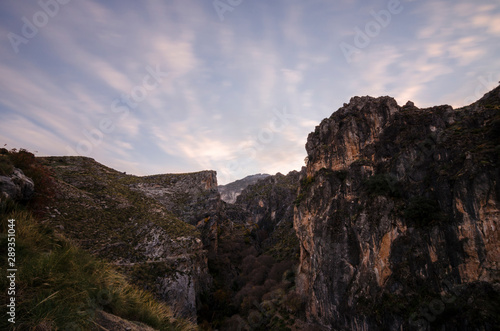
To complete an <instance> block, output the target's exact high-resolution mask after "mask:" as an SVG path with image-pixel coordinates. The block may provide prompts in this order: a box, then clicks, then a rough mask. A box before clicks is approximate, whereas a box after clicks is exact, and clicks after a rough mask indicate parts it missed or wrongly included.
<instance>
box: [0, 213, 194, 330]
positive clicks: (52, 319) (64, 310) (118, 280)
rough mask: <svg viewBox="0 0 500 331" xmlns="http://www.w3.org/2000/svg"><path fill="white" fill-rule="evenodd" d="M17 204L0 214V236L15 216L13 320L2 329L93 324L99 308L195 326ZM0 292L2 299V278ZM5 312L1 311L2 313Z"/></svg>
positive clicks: (159, 324)
mask: <svg viewBox="0 0 500 331" xmlns="http://www.w3.org/2000/svg"><path fill="white" fill-rule="evenodd" d="M19 209H20V208H15V210H13V211H11V212H9V213H5V212H4V213H2V217H1V221H2V224H1V225H2V234H5V233H6V230H7V220H8V219H10V218H13V219H15V220H16V262H17V268H18V271H17V277H18V278H17V279H16V287H17V291H16V292H17V293H16V302H17V308H16V324H15V327H14V325H4V324H5V323H6V319H5V318H2V320H1V322H0V323H2V324H1V325H0V327H1V328H2V329H5V327H9V328H10V329H17V330H24V329H40V330H49V329H57V328H62V329H67V328H70V329H75V328H76V329H77V328H78V327H80V328H83V329H94V328H97V324H96V321H95V316H96V312H98V311H99V310H104V311H107V312H110V313H112V314H115V315H117V316H120V317H123V318H125V319H130V320H134V321H140V322H143V323H146V324H148V325H150V326H152V327H154V328H157V329H168V330H170V329H177V330H190V329H191V330H192V329H195V326H194V325H192V324H190V323H188V322H186V321H183V320H178V319H175V318H174V317H173V314H172V313H171V311H170V308H169V307H167V306H166V305H164V304H162V303H159V302H157V301H155V300H154V299H153V297H152V296H151V295H150V294H149V293H147V292H145V291H142V290H140V289H138V288H136V287H134V286H132V285H130V284H129V283H128V282H127V281H126V280H125V278H124V277H123V276H122V275H121V274H119V273H118V272H116V271H115V270H114V269H113V268H112V267H111V266H110V265H108V264H107V263H105V262H103V261H101V260H98V259H96V258H95V257H94V256H92V255H90V254H89V253H87V252H85V251H83V250H82V249H80V248H78V247H76V246H75V245H74V244H72V243H71V242H70V241H69V240H68V239H66V238H64V237H62V236H61V235H59V234H56V233H54V231H53V230H52V229H51V228H50V227H48V226H46V225H42V224H40V221H39V220H38V219H36V218H35V217H33V215H32V214H31V213H30V212H29V211H22V210H21V211H20V210H19ZM6 242H7V238H6V237H5V236H2V238H1V240H0V247H2V254H1V256H0V259H1V260H2V265H6V264H7V261H6V260H7V254H6V252H5V247H7V243H6ZM0 284H1V288H2V292H1V294H0V297H1V300H2V302H7V299H8V298H7V291H6V290H4V289H6V288H7V286H8V284H7V278H6V277H1V278H0ZM4 316H5V315H4Z"/></svg>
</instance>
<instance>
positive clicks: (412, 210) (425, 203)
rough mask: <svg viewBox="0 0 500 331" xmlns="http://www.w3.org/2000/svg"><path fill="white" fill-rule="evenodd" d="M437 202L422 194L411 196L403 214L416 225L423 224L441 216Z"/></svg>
mask: <svg viewBox="0 0 500 331" xmlns="http://www.w3.org/2000/svg"><path fill="white" fill-rule="evenodd" d="M440 211H441V209H440V208H439V203H438V202H437V201H436V200H434V199H429V198H427V197H424V196H418V197H413V198H412V199H411V200H410V203H409V204H408V207H407V208H406V210H405V213H404V216H405V218H406V219H407V220H409V221H412V222H413V223H414V224H415V225H417V226H425V225H428V224H430V223H431V222H433V221H437V220H439V219H440V218H441V213H440Z"/></svg>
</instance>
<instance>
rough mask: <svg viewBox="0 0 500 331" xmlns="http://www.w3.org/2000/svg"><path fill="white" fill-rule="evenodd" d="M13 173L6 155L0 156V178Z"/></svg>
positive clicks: (12, 167)
mask: <svg viewBox="0 0 500 331" xmlns="http://www.w3.org/2000/svg"><path fill="white" fill-rule="evenodd" d="M13 171H14V166H13V165H12V162H11V161H10V159H9V157H8V156H7V155H0V176H8V175H10V174H11V173H12V172H13Z"/></svg>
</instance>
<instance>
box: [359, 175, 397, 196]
mask: <svg viewBox="0 0 500 331" xmlns="http://www.w3.org/2000/svg"><path fill="white" fill-rule="evenodd" d="M364 185H365V187H366V191H367V192H368V194H370V195H372V196H377V195H385V196H389V197H394V198H397V197H401V191H400V187H399V182H398V180H397V179H396V177H394V176H393V175H391V174H377V175H374V176H372V177H370V178H368V179H367V180H365V182H364Z"/></svg>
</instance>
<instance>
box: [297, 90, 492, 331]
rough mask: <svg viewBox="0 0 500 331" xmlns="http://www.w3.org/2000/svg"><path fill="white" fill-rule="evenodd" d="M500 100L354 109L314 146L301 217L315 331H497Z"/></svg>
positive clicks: (340, 114) (362, 103)
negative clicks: (459, 105)
mask: <svg viewBox="0 0 500 331" xmlns="http://www.w3.org/2000/svg"><path fill="white" fill-rule="evenodd" d="M499 94H500V88H497V89H495V90H493V91H492V92H490V93H488V94H487V95H485V97H483V98H482V99H481V100H479V101H478V102H476V103H475V104H472V105H470V106H468V107H464V108H462V109H457V110H454V109H453V108H452V107H450V106H446V105H445V106H438V107H433V108H428V109H419V108H417V107H415V106H414V105H413V103H411V102H408V103H407V104H406V105H405V106H403V107H401V106H399V105H398V104H397V103H396V101H395V100H394V99H393V98H390V97H380V98H371V97H355V98H352V99H351V101H350V103H349V104H344V106H343V107H342V108H340V109H339V110H338V111H337V112H335V113H333V115H332V116H331V117H330V118H328V119H325V120H323V121H322V122H321V124H320V125H319V126H317V127H316V129H315V131H314V132H313V133H311V134H310V135H309V137H308V140H307V144H306V149H307V153H308V164H307V171H306V174H304V175H303V176H302V178H301V187H300V189H299V194H298V198H297V201H296V207H295V212H294V227H295V230H296V232H297V235H298V238H299V241H300V246H301V255H300V265H299V272H298V276H297V282H298V285H297V290H298V291H299V292H300V293H301V294H302V295H303V297H304V299H305V300H306V302H307V304H306V307H307V308H306V309H307V318H308V319H309V321H311V322H316V323H318V324H319V325H321V326H324V327H326V328H327V329H339V330H381V329H387V330H400V329H409V330H413V329H415V330H417V329H418V330H431V329H435V328H440V329H441V328H443V327H444V328H446V330H448V329H450V330H459V329H460V330H461V329H463V330H465V329H482V330H492V329H493V328H494V327H496V325H497V324H496V323H498V320H499V317H498V316H500V315H498V314H499V310H498V309H499V308H498V307H499V303H500V295H499V293H500V291H499V285H498V282H499V280H500V272H499V263H500V232H499V231H498V228H499V226H500V211H499V206H500V203H499V196H500V180H499V179H500V178H499V177H500V176H499V169H500V116H499V114H500V102H499Z"/></svg>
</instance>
